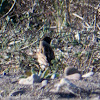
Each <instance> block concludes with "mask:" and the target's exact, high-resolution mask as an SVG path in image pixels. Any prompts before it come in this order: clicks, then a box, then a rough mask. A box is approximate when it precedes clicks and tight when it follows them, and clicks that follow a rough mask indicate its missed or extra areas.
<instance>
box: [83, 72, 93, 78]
mask: <svg viewBox="0 0 100 100" xmlns="http://www.w3.org/2000/svg"><path fill="white" fill-rule="evenodd" d="M92 75H94V72H88V73H86V74H84V75H82V77H90V76H92Z"/></svg>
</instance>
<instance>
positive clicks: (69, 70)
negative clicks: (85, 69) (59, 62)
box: [64, 67, 80, 76]
mask: <svg viewBox="0 0 100 100" xmlns="http://www.w3.org/2000/svg"><path fill="white" fill-rule="evenodd" d="M75 73H80V72H79V71H78V69H76V68H74V67H66V68H65V69H64V76H67V75H71V74H75Z"/></svg>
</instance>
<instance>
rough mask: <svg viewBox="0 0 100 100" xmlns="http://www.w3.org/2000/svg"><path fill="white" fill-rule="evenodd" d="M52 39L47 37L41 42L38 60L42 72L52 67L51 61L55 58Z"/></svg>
mask: <svg viewBox="0 0 100 100" xmlns="http://www.w3.org/2000/svg"><path fill="white" fill-rule="evenodd" d="M51 40H52V39H51V38H50V37H48V36H45V37H44V38H43V39H41V40H40V44H39V51H38V52H37V60H38V62H39V65H40V67H41V69H42V70H44V69H45V68H46V67H47V66H50V65H51V60H53V59H54V58H55V55H54V51H53V50H52V48H51V46H50V42H51Z"/></svg>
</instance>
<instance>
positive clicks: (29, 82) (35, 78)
mask: <svg viewBox="0 0 100 100" xmlns="http://www.w3.org/2000/svg"><path fill="white" fill-rule="evenodd" d="M41 81H42V79H41V78H40V76H38V75H36V74H32V75H31V76H29V77H28V78H26V79H20V80H19V84H25V85H32V84H34V83H39V82H41Z"/></svg>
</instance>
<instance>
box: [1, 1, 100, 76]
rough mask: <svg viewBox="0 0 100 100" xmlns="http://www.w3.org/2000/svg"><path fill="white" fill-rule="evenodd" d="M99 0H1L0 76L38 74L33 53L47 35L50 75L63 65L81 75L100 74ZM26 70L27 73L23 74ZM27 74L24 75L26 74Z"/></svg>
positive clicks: (59, 71) (61, 68)
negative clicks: (49, 50)
mask: <svg viewBox="0 0 100 100" xmlns="http://www.w3.org/2000/svg"><path fill="white" fill-rule="evenodd" d="M99 3H100V2H99V0H71V1H70V0H45V1H44V0H9V1H8V0H2V2H0V73H1V74H2V73H7V74H9V72H10V70H13V72H16V70H17V71H19V70H20V71H21V72H22V73H23V74H24V75H30V73H31V69H33V68H34V70H35V71H38V72H39V64H38V63H37V60H36V57H35V53H36V49H37V47H38V44H39V40H40V39H41V38H42V37H43V36H45V35H47V36H50V37H51V38H52V43H51V46H52V48H53V50H54V52H55V56H56V59H55V60H54V61H52V63H53V66H51V67H52V72H58V73H59V74H61V73H62V72H63V69H64V68H65V67H66V66H72V67H73V66H74V67H77V68H78V69H79V70H81V71H82V73H85V72H89V71H94V72H99V71H100V4H99ZM27 70H29V72H27ZM26 73H27V74H26Z"/></svg>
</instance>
